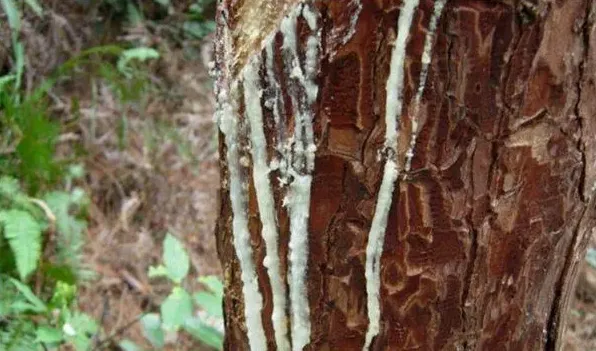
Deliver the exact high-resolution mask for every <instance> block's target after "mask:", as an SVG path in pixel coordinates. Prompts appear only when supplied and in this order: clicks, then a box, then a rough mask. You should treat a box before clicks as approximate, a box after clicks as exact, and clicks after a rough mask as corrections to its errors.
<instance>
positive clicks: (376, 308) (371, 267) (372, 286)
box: [362, 0, 418, 350]
mask: <svg viewBox="0 0 596 351" xmlns="http://www.w3.org/2000/svg"><path fill="white" fill-rule="evenodd" d="M416 7H418V0H405V2H404V4H403V7H402V9H401V11H400V13H399V19H398V22H397V38H396V39H395V43H394V46H393V52H392V55H391V63H390V71H389V78H388V79H387V87H386V90H387V101H386V105H385V125H386V131H385V148H386V149H387V155H388V156H387V157H388V159H387V162H386V163H385V168H384V172H383V173H384V174H383V180H382V181H381V188H380V189H379V197H378V199H377V205H376V208H375V214H374V216H373V221H372V225H371V228H370V232H369V234H368V244H367V247H366V267H365V278H366V293H367V308H368V320H369V322H368V330H367V331H366V339H365V342H364V346H363V348H362V349H363V350H368V349H369V347H370V344H371V342H372V340H373V338H374V337H375V336H377V335H378V334H379V328H380V326H379V324H380V318H381V309H380V303H379V294H380V287H381V283H380V280H381V277H380V263H381V254H382V252H383V243H384V241H385V231H386V229H387V220H388V218H389V210H390V208H391V203H392V200H393V191H394V188H395V182H396V180H397V178H398V177H399V173H400V171H399V168H398V164H397V162H396V160H395V159H392V158H396V157H397V146H398V144H397V138H398V133H399V131H398V126H399V118H400V117H401V113H402V107H403V101H402V100H403V87H404V74H405V71H404V68H405V62H406V44H407V39H408V36H409V33H410V28H411V26H412V20H413V18H414V12H415V10H416Z"/></svg>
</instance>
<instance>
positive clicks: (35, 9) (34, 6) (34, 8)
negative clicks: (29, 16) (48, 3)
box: [25, 0, 43, 17]
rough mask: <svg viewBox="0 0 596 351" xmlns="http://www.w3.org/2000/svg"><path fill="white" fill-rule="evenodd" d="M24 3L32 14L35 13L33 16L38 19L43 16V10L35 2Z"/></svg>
mask: <svg viewBox="0 0 596 351" xmlns="http://www.w3.org/2000/svg"><path fill="white" fill-rule="evenodd" d="M25 3H26V4H27V5H28V6H29V7H30V8H31V10H32V11H33V12H35V14H36V15H37V16H38V17H42V16H43V8H42V7H41V5H40V4H39V3H38V2H37V0H25Z"/></svg>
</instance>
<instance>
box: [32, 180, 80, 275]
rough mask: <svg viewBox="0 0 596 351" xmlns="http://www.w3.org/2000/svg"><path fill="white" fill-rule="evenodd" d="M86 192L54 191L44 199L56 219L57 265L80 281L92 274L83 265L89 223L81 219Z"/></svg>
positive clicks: (78, 190) (77, 190)
mask: <svg viewBox="0 0 596 351" xmlns="http://www.w3.org/2000/svg"><path fill="white" fill-rule="evenodd" d="M85 198H86V197H85V195H84V192H83V191H82V190H80V189H75V190H74V191H73V192H72V193H67V192H64V191H52V192H50V193H48V194H46V195H45V196H44V197H43V199H44V201H45V203H46V204H47V205H48V207H49V208H50V209H51V210H52V212H53V214H54V215H55V217H56V231H57V236H56V237H57V252H56V262H55V263H56V265H58V266H62V267H66V268H67V269H68V270H70V272H71V273H72V275H73V276H74V277H76V278H78V279H79V280H84V279H86V278H88V277H89V275H90V272H89V271H88V270H87V269H86V268H85V265H84V263H83V246H84V245H85V231H86V230H87V222H85V221H84V220H83V219H81V218H79V214H80V212H81V210H82V207H83V206H84V202H85V201H86V200H85Z"/></svg>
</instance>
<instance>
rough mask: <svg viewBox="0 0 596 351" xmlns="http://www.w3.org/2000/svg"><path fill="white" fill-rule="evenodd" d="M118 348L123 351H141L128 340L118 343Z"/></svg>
mask: <svg viewBox="0 0 596 351" xmlns="http://www.w3.org/2000/svg"><path fill="white" fill-rule="evenodd" d="M118 346H119V347H120V348H121V349H122V350H123V351H141V350H143V349H142V348H141V347H140V346H139V345H137V344H135V343H134V342H132V341H130V340H128V339H126V340H122V341H120V342H119V343H118Z"/></svg>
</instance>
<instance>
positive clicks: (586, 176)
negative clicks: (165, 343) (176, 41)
mask: <svg viewBox="0 0 596 351" xmlns="http://www.w3.org/2000/svg"><path fill="white" fill-rule="evenodd" d="M595 4H596V0H312V1H310V0H250V1H249V0H223V1H221V3H220V5H219V13H218V34H217V35H218V40H217V43H216V55H217V62H216V67H215V68H216V72H217V83H216V93H217V100H218V114H217V118H218V123H219V127H220V130H221V133H220V137H221V138H220V151H221V165H222V189H221V209H220V211H221V214H220V219H219V221H218V226H217V236H218V250H219V254H220V257H221V260H222V263H223V267H224V274H225V283H226V298H225V315H226V317H225V324H226V349H227V350H249V349H250V350H255V351H261V350H303V349H304V350H499V349H505V350H555V349H558V348H560V346H561V344H562V331H563V328H564V322H565V314H566V309H567V306H568V304H569V300H570V297H571V296H572V291H573V285H574V281H575V277H576V276H577V269H578V263H579V262H580V260H581V257H582V256H583V253H584V248H585V245H586V241H587V240H586V239H587V238H588V237H589V235H590V234H591V231H592V228H593V226H594V222H593V220H594V206H593V195H594V189H596V187H595V185H596V138H595V135H596V118H595V116H594V113H595V112H596V111H595V110H596V85H595V82H594V77H595V73H596V51H595V50H596V32H595V27H594V22H593V20H594V9H596V6H595Z"/></svg>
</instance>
